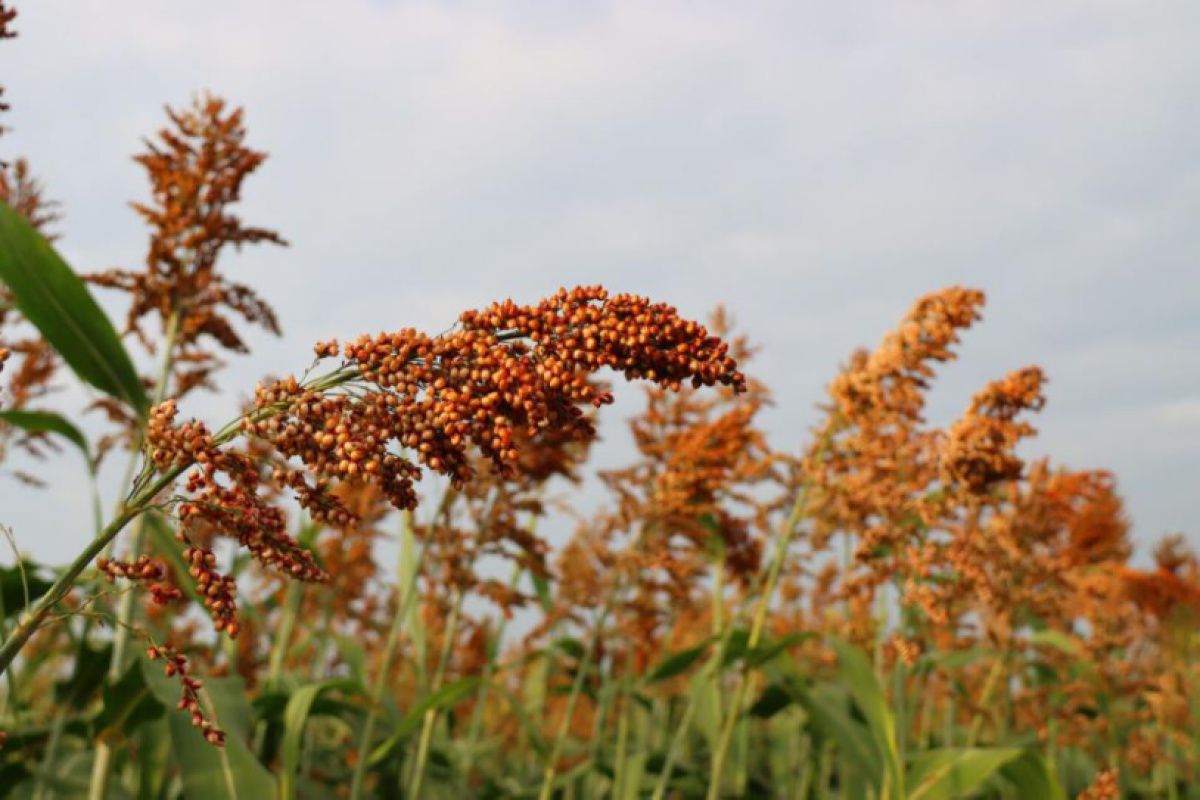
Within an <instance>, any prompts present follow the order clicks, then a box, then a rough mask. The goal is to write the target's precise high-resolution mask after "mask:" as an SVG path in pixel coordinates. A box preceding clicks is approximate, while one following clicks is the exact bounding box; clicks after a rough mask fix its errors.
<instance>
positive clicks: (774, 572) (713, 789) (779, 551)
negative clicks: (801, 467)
mask: <svg viewBox="0 0 1200 800" xmlns="http://www.w3.org/2000/svg"><path fill="white" fill-rule="evenodd" d="M808 490H809V485H808V484H806V485H805V486H804V487H803V488H802V489H801V491H800V496H799V497H798V498H796V502H795V503H794V504H793V505H792V511H791V513H790V514H789V515H788V520H787V523H786V526H785V528H784V532H783V538H782V539H780V541H779V546H778V548H776V550H775V555H774V557H773V558H772V559H771V565H770V567H769V568H768V572H767V583H766V586H765V587H763V593H762V596H761V597H760V598H759V600H758V608H757V609H756V611H755V613H754V622H753V623H752V624H751V626H750V637H749V639H748V640H747V642H746V644H747V647H748V649H751V650H752V649H754V648H755V647H757V646H758V643H759V641H760V640H761V639H762V632H763V627H764V626H765V625H766V621H767V610H768V609H769V608H770V606H771V598H772V597H773V596H774V594H775V587H776V585H777V584H778V583H779V575H780V573H781V572H782V571H783V564H784V562H785V561H786V560H787V552H788V549H789V548H790V547H791V544H792V540H793V539H794V538H795V537H796V533H797V532H798V531H799V529H800V522H801V520H803V519H804V514H805V509H806V507H807V505H808ZM748 676H749V671H748V669H746V668H745V667H743V669H742V671H741V673H740V674H739V675H738V679H737V684H736V685H735V686H734V690H733V700H732V702H731V703H730V704H729V709H730V710H729V715H728V716H727V717H726V719H725V720H724V724H723V725H722V728H721V738H720V739H719V740H718V742H717V749H716V752H715V753H713V761H712V771H711V774H710V776H709V785H708V800H717V798H719V797H720V796H721V778H722V774H723V772H724V770H725V759H726V758H727V757H728V755H729V745H730V743H731V742H732V741H733V733H734V730H735V729H736V727H737V721H738V719H739V718H740V717H741V709H742V705H743V704H744V703H745V699H746V689H747V687H748V686H749V679H748Z"/></svg>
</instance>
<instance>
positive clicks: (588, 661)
mask: <svg viewBox="0 0 1200 800" xmlns="http://www.w3.org/2000/svg"><path fill="white" fill-rule="evenodd" d="M616 598H617V584H615V583H614V584H613V587H612V589H611V590H610V591H609V593H608V599H607V600H605V602H604V608H603V609H602V610H601V611H600V617H599V619H598V620H597V621H596V629H595V631H593V632H592V638H591V641H589V642H588V648H587V650H586V651H584V654H583V659H582V660H581V661H580V663H579V670H578V671H577V672H576V673H575V680H574V681H573V682H572V684H571V694H570V695H569V696H568V697H567V708H566V710H565V711H564V712H563V718H562V722H560V723H559V726H558V733H557V734H556V735H555V737H554V746H553V747H552V748H551V749H550V756H549V758H547V759H546V771H545V773H544V775H543V776H542V791H541V793H540V794H539V795H538V797H539V800H550V797H551V795H552V794H553V791H554V776H555V775H556V774H557V773H558V759H559V758H560V757H561V755H562V749H563V744H564V743H565V742H566V739H567V733H568V732H569V730H570V728H571V718H572V717H574V716H575V705H576V704H577V703H578V702H579V695H580V693H581V692H582V691H583V682H584V680H585V679H586V677H587V673H588V670H589V669H590V668H591V665H592V659H593V658H594V657H595V654H596V650H597V649H598V648H599V647H600V637H601V635H602V632H603V630H604V623H605V622H607V621H608V615H609V613H610V612H611V611H612V607H613V603H614V602H615V601H616Z"/></svg>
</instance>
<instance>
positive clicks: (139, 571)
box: [96, 555, 183, 606]
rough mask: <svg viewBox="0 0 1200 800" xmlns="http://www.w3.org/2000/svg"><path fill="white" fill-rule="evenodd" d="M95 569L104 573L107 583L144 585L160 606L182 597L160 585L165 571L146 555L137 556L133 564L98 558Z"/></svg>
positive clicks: (180, 594)
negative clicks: (119, 582)
mask: <svg viewBox="0 0 1200 800" xmlns="http://www.w3.org/2000/svg"><path fill="white" fill-rule="evenodd" d="M96 568H97V569H99V570H100V571H101V572H102V573H104V577H105V579H106V580H107V581H108V582H109V583H114V582H115V581H116V580H117V578H124V579H126V580H130V581H136V582H138V583H142V584H145V585H146V586H147V588H148V589H149V591H150V599H151V600H153V601H154V602H155V603H157V604H158V605H160V606H161V605H166V604H167V603H169V602H171V601H172V600H178V599H179V598H180V597H182V596H183V595H182V593H181V592H180V591H179V590H178V589H176V588H175V587H174V586H172V585H170V584H169V583H162V580H163V578H164V577H166V570H164V569H163V567H162V565H161V564H159V563H158V562H156V561H153V560H151V558H150V556H147V555H142V556H139V557H138V560H137V561H135V562H133V563H130V562H128V561H120V560H115V559H108V558H104V557H100V558H98V559H96Z"/></svg>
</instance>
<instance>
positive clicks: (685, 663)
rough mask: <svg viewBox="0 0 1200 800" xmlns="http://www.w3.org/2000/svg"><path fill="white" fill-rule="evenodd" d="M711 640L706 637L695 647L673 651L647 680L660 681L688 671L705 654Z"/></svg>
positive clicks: (651, 681)
mask: <svg viewBox="0 0 1200 800" xmlns="http://www.w3.org/2000/svg"><path fill="white" fill-rule="evenodd" d="M710 642H711V639H705V640H704V641H703V642H701V643H700V644H698V645H696V646H695V647H689V648H687V649H686V650H679V651H676V652H674V653H671V654H670V655H669V656H667V657H666V658H664V659H663V660H662V661H660V662H659V664H658V666H657V667H655V668H654V671H653V672H651V673H650V674H649V675H647V676H646V682H647V683H659V682H661V681H665V680H669V679H671V678H674V677H675V676H676V675H679V674H680V673H682V672H686V671H687V669H688V668H689V667H691V666H692V664H695V663H696V661H698V660H699V659H700V657H701V656H703V655H704V653H705V651H707V650H708V645H709V643H710Z"/></svg>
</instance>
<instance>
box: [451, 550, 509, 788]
mask: <svg viewBox="0 0 1200 800" xmlns="http://www.w3.org/2000/svg"><path fill="white" fill-rule="evenodd" d="M524 572H525V569H524V567H522V566H521V565H520V564H518V565H517V566H515V567H513V574H512V579H511V580H509V586H510V587H512V588H516V586H517V584H518V583H519V582H520V580H521V575H523V574H524ZM507 627H508V617H505V616H501V617H500V620H499V622H497V624H496V635H495V636H493V637H491V638H490V639H489V640H488V645H487V647H488V651H487V663H485V664H484V666H483V684H482V685H481V686H480V687H479V693H478V694H477V695H476V697H475V708H474V709H473V710H472V712H471V728H470V731H469V732H468V733H467V746H466V750H465V752H464V754H463V764H462V769H461V770H460V780H461V786H460V788H461V790H462V791H463V793H464V794H466V792H467V791H468V790H469V788H470V783H471V771H472V770H473V769H474V767H475V749H476V747H478V745H479V737H480V736H481V735H482V734H483V714H484V709H485V706H486V705H487V699H488V688H489V687H490V686H491V683H492V678H493V676H494V675H495V674H496V659H498V658H499V657H500V647H501V645H502V644H503V643H504V631H505V629H506V628H507Z"/></svg>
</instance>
